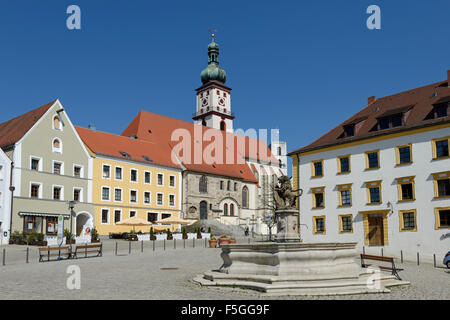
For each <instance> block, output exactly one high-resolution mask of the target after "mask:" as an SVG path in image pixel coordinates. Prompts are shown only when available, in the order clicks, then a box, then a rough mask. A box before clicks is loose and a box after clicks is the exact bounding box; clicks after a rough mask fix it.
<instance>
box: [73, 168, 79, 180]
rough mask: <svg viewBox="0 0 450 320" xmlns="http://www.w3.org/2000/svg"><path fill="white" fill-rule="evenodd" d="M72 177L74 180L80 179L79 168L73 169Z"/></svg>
mask: <svg viewBox="0 0 450 320" xmlns="http://www.w3.org/2000/svg"><path fill="white" fill-rule="evenodd" d="M73 176H74V177H76V178H81V167H80V166H74V167H73Z"/></svg>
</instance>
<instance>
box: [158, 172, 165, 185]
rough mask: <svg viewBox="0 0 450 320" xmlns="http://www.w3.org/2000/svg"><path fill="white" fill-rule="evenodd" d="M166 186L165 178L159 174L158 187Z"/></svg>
mask: <svg viewBox="0 0 450 320" xmlns="http://www.w3.org/2000/svg"><path fill="white" fill-rule="evenodd" d="M162 185H164V176H163V174H162V173H158V186H162Z"/></svg>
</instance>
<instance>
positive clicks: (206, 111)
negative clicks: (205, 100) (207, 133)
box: [192, 107, 234, 118]
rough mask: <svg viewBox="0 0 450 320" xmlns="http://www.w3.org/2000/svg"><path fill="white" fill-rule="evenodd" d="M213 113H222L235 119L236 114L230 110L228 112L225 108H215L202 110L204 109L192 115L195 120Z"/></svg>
mask: <svg viewBox="0 0 450 320" xmlns="http://www.w3.org/2000/svg"><path fill="white" fill-rule="evenodd" d="M211 111H215V112H220V113H223V114H227V115H230V116H232V117H234V112H231V111H229V110H227V109H225V108H219V107H217V108H216V109H214V108H202V109H200V111H198V112H194V113H193V114H192V117H193V118H195V117H197V116H200V115H202V114H206V113H208V112H211Z"/></svg>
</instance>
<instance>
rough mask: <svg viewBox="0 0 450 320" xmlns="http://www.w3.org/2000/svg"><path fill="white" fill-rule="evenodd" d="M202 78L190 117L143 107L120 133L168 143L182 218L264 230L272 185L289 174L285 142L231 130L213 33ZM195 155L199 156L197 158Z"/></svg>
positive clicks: (228, 91)
mask: <svg viewBox="0 0 450 320" xmlns="http://www.w3.org/2000/svg"><path fill="white" fill-rule="evenodd" d="M200 78H201V82H202V85H201V86H200V87H199V88H198V89H196V90H195V91H196V109H195V113H193V117H192V119H193V122H187V121H182V120H178V119H174V118H171V117H166V116H162V115H159V114H155V113H152V112H148V111H141V112H139V114H138V115H137V116H136V117H135V118H134V120H133V121H132V122H131V123H130V124H129V126H128V127H127V128H126V129H125V130H124V131H123V133H122V135H123V136H127V137H130V138H133V139H139V140H146V141H149V142H152V141H154V142H156V141H158V143H160V142H161V141H164V142H166V143H167V144H168V145H169V146H170V147H171V149H172V153H173V159H175V160H173V161H177V162H178V164H179V165H181V167H182V168H183V173H182V208H181V209H182V212H183V214H184V218H189V219H201V220H205V219H217V220H219V221H220V222H221V223H223V224H227V225H239V226H242V227H249V229H250V230H252V231H254V232H256V233H262V234H267V233H268V227H267V224H265V220H266V219H268V217H269V216H271V215H272V208H271V199H272V193H271V186H272V185H273V183H275V182H276V181H277V178H278V177H279V176H281V175H287V156H286V154H287V152H286V149H287V146H286V143H285V142H280V141H278V140H279V139H278V134H276V135H275V139H272V140H273V141H271V144H270V145H269V146H268V145H267V144H266V142H265V141H262V140H259V139H257V138H256V137H249V136H243V135H239V134H236V133H234V128H233V120H234V118H235V114H234V113H233V112H232V111H231V88H230V87H228V86H227V85H225V82H226V72H225V70H223V69H222V68H221V67H219V45H218V43H217V42H215V39H214V35H213V36H212V41H211V43H210V44H209V45H208V66H207V67H206V68H205V69H204V70H203V71H202V72H201V74H200ZM253 126H254V127H255V126H256V124H253ZM174 132H182V133H184V137H183V138H184V141H182V142H183V143H184V145H185V148H184V150H182V154H181V155H180V154H175V153H176V150H177V146H178V145H179V142H180V141H179V140H178V139H177V138H175V139H174ZM207 137H209V138H207ZM212 137H214V140H211V139H212ZM272 138H273V137H272ZM209 141H213V142H209ZM212 145H215V147H212ZM211 149H214V150H213V151H212V152H211ZM174 154H175V155H174ZM205 154H209V155H212V158H213V159H212V161H211V159H205ZM199 156H200V160H201V161H196V159H195V158H199ZM193 158H194V159H193ZM197 160H198V159H197ZM208 160H210V161H208Z"/></svg>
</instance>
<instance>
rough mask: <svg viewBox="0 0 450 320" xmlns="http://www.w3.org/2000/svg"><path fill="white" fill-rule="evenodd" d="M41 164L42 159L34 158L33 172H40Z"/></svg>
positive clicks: (32, 161)
mask: <svg viewBox="0 0 450 320" xmlns="http://www.w3.org/2000/svg"><path fill="white" fill-rule="evenodd" d="M39 163H40V159H38V158H32V159H31V170H35V171H39V170H40V168H39Z"/></svg>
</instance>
